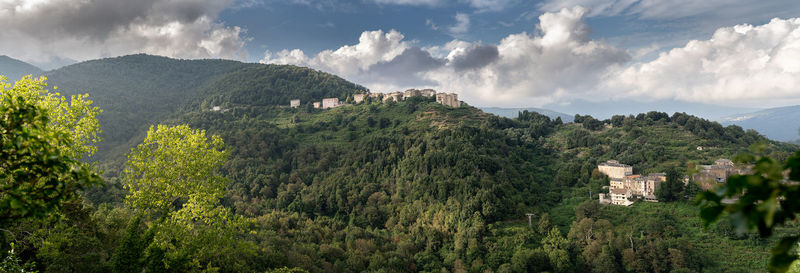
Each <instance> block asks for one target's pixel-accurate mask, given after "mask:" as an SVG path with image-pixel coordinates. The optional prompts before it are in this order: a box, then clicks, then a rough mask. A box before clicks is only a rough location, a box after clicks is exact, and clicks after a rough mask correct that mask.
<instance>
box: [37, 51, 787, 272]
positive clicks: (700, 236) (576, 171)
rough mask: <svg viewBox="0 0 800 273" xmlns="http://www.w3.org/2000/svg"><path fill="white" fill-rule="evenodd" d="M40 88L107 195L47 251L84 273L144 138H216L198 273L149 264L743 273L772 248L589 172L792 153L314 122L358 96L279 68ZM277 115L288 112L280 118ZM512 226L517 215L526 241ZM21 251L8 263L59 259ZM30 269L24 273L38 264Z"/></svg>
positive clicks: (191, 65)
mask: <svg viewBox="0 0 800 273" xmlns="http://www.w3.org/2000/svg"><path fill="white" fill-rule="evenodd" d="M48 76H49V77H50V78H51V80H52V81H51V84H56V85H58V86H59V87H60V88H59V90H60V91H62V92H76V90H77V91H79V92H81V93H83V92H88V93H90V98H91V99H93V100H95V102H96V103H97V105H98V106H99V107H101V108H102V109H103V110H104V111H105V112H104V113H103V116H101V122H102V123H101V126H103V127H102V129H103V130H104V131H105V134H104V137H106V141H104V143H103V144H102V145H101V146H100V147H99V151H98V159H97V160H98V161H99V162H100V164H99V165H100V166H101V167H102V168H104V170H105V171H106V172H105V175H106V177H107V186H106V187H104V188H101V189H92V190H90V191H88V192H86V195H85V196H86V198H87V199H89V200H90V201H92V203H93V204H94V205H95V207H90V208H85V210H86V211H90V212H91V211H94V212H93V213H92V214H91V217H90V216H85V214H88V213H89V212H82V213H84V214H80V213H78V214H79V215H84V216H81V217H84V218H80V219H82V220H81V221H82V222H81V221H78V222H80V223H81V224H80V225H75V226H68V227H66V228H64V227H63V226H59V228H62V229H64V230H65V231H64V232H63V234H76V232H78V231H80V230H84V229H85V230H87V231H85V232H84V233H80V234H81V236H84V237H74V238H77V239H74V238H73V237H70V238H73V239H74V241H75V242H77V241H80V242H90V243H91V242H94V243H95V244H96V245H95V247H82V248H80V249H76V250H71V251H74V253H73V255H78V256H82V254H85V253H87V252H88V251H90V250H91V251H97V252H101V254H96V255H97V257H100V258H97V259H94V260H92V263H93V264H98V268H100V267H101V266H109V264H110V263H111V262H110V259H111V257H112V253H114V251H115V249H116V248H117V245H118V242H119V240H120V239H119V238H120V237H121V235H120V234H121V233H122V232H123V231H124V229H125V226H126V224H125V223H128V221H131V220H130V219H131V218H132V217H133V216H132V215H133V212H131V211H129V210H127V209H126V208H125V207H124V206H119V205H120V204H121V198H122V197H123V195H124V191H123V190H122V188H121V186H120V184H119V182H118V177H117V174H118V173H119V171H120V166H121V165H120V163H121V162H122V161H123V160H124V156H125V153H127V152H128V149H129V148H130V147H131V146H132V145H134V144H136V142H138V141H140V139H139V138H141V136H142V134H143V133H144V131H145V130H146V128H147V126H148V125H150V124H154V123H166V124H179V123H186V124H189V125H190V126H191V127H193V128H198V129H205V130H207V131H209V132H210V133H213V134H218V135H220V136H221V137H222V138H223V140H224V141H225V144H226V145H227V147H228V150H229V151H230V153H231V154H230V159H229V161H228V162H227V163H226V164H225V166H224V167H223V169H222V170H221V171H222V174H223V175H224V176H225V177H227V178H228V179H230V180H231V182H232V186H231V187H230V188H229V189H228V193H227V195H226V196H225V197H224V198H223V203H224V204H225V205H226V206H228V207H230V208H232V209H233V211H234V212H235V213H236V214H237V215H240V216H243V217H246V218H247V219H249V222H248V223H249V226H248V227H247V232H242V233H241V234H239V235H238V236H237V238H236V240H235V242H211V243H210V244H214V243H216V244H221V245H222V244H224V245H225V246H230V245H234V247H226V248H224V249H222V248H221V249H220V250H218V248H216V247H211V246H210V247H209V249H213V251H215V255H216V256H215V257H217V259H215V260H202V261H190V260H189V259H188V258H186V257H189V256H186V257H164V259H166V260H165V262H168V263H169V264H170V265H175V264H177V265H178V266H180V265H181V264H180V263H185V264H188V263H192V264H195V265H198V266H205V265H209V266H213V267H219V271H220V272H265V271H267V270H268V269H271V268H276V267H283V266H289V267H300V268H303V269H306V270H308V271H311V272H365V271H369V272H445V271H447V272H537V271H549V272H578V271H584V272H585V271H596V272H701V271H702V272H751V271H759V270H762V269H763V265H764V261H765V259H766V255H768V247H769V246H770V244H771V243H773V242H772V241H769V240H760V239H757V238H754V237H753V236H751V235H748V234H744V235H738V234H735V233H734V232H733V231H732V230H731V229H730V228H729V226H730V224H729V223H728V224H727V225H726V223H720V224H718V225H714V226H712V228H711V229H709V230H704V229H702V228H701V227H700V224H699V219H698V218H697V216H696V215H697V210H696V208H694V207H693V206H692V205H691V204H690V203H691V200H681V201H676V202H672V203H637V204H634V205H633V206H632V207H616V206H599V205H598V204H597V200H596V196H597V195H596V193H598V192H601V191H603V188H602V186H604V185H608V180H607V178H605V177H604V176H602V175H598V173H597V172H596V171H595V169H596V166H597V163H599V162H603V161H606V160H610V159H616V160H619V161H620V162H622V163H625V164H630V165H633V167H634V171H635V172H636V173H646V172H663V171H664V170H665V169H666V168H668V167H671V166H674V167H678V168H679V170H680V171H681V172H686V171H687V166H689V164H693V163H694V164H696V163H702V164H706V163H710V162H711V161H713V160H715V159H717V158H720V157H725V158H732V157H733V156H734V155H735V154H737V153H739V152H742V151H746V150H747V149H748V147H750V146H751V145H753V144H755V143H763V144H765V145H766V146H767V150H766V153H769V154H770V155H772V156H773V157H776V158H785V157H786V156H787V155H788V154H789V152H791V151H794V150H796V149H797V146H794V145H790V144H784V143H777V142H770V141H769V140H768V139H766V138H764V137H763V136H761V135H759V134H758V133H756V132H754V131H744V130H742V129H741V128H739V127H736V126H729V127H722V126H721V125H719V124H718V123H714V122H709V121H707V120H704V119H700V118H697V117H693V116H690V115H686V114H682V113H676V114H674V115H671V116H670V115H668V114H666V113H658V112H650V113H646V114H640V115H637V116H615V117H613V118H611V119H609V120H605V121H599V120H596V119H593V118H591V117H587V116H584V117H581V116H577V117H575V118H576V120H575V123H561V122H560V121H553V120H551V119H550V118H548V117H547V116H544V115H541V114H537V113H532V112H523V113H521V114H520V115H519V116H518V117H517V118H514V119H509V118H505V117H498V116H495V115H492V114H487V113H484V112H483V111H481V110H479V109H477V108H474V107H471V106H468V105H465V106H462V107H459V108H450V107H445V106H442V105H439V104H437V103H436V102H435V101H434V100H433V99H432V98H423V97H415V98H411V99H408V100H406V101H402V102H387V103H383V102H380V101H367V102H364V103H360V104H353V105H346V106H342V107H337V108H334V109H328V110H321V109H315V108H313V107H309V106H310V105H309V104H310V102H312V101H318V100H320V99H321V98H324V97H338V98H340V99H342V100H347V99H349V98H351V95H352V94H354V93H361V92H364V91H365V89H364V88H363V87H360V86H358V85H356V84H353V83H349V82H347V81H345V80H343V79H341V78H339V77H336V76H334V75H330V74H326V73H322V72H318V71H315V70H311V69H307V68H300V67H294V66H278V65H261V64H244V63H239V62H233V61H222V60H194V61H188V60H174V59H168V58H163V57H154V56H147V55H132V56H125V57H119V58H111V59H103V60H96V61H89V62H84V63H79V64H75V65H71V66H68V67H65V68H62V69H59V70H56V71H53V72H50V73H48ZM295 98H297V99H301V100H302V102H303V106H302V107H299V108H288V107H285V105H286V104H288V101H289V100H290V99H295ZM214 106H219V107H221V110H220V111H212V110H211V109H212V107H214ZM698 146H702V147H704V149H702V151H701V150H698V149H697V147H698ZM590 193H592V194H591V197H590ZM687 195H690V194H687ZM689 199H691V198H689ZM114 207H116V208H114ZM526 213H533V214H534V215H535V216H534V218H533V219H532V225H531V226H530V227H529V225H528V218H527V216H526ZM69 217H71V216H67V219H68V220H69V219H70V218H69ZM87 219H88V220H87ZM87 221H89V222H91V225H89V224H86V223H84V222H87ZM42 229H44V230H47V232H42V233H43V234H44V233H48V234H49V233H53V234H62V233H59V232H58V231H52V230H51V229H48V226H46V225H43V227H42ZM76 230H78V231H76ZM133 231H134V232H135V231H137V230H136V229H134V230H133ZM139 231H141V233H142V234H144V233H145V231H146V229H145V228H144V227H139ZM42 236H45V235H42ZM53 236H55V235H53ZM64 236H66V235H64ZM70 236H78V235H70ZM48 238H49V237H48ZM57 238H62V237H57ZM86 238H88V239H86ZM34 239H39V238H38V237H37V238H32V239H31V240H34ZM41 240H44V239H41ZM48 240H49V239H48ZM53 240H55V239H53ZM59 240H62V241H61V242H63V241H65V240H66V241H70V240H72V239H70V240H67V239H59ZM37 244H38V241H37ZM86 244H88V243H86ZM81 246H83V245H81ZM212 246H214V245H212ZM714 246H725V247H726V248H724V249H721V248H715V247H714ZM64 249H67V248H66V247H65V248H64ZM89 249H90V250H89ZM731 249H733V250H735V251H737V252H738V253H746V254H748V255H745V254H741V255H730V254H729V253H727V252H726V251H729V250H731ZM37 251H39V250H29V251H28V252H25V253H28V254H26V255H29V256H31V257H33V256H35V257H39V256H36V255H45V254H47V255H53V256H54V257H60V256H58V255H57V254H58V253H59V252H57V251H63V252H67V250H59V249H57V248H56V250H53V248H48V251H50V252H44V251H39V252H37ZM82 251H83V252H82ZM198 251H200V250H198ZM203 251H209V250H208V249H205V250H203ZM36 253H45V254H36ZM91 253H95V252H91ZM749 254H751V255H749ZM185 255H189V254H185ZM31 259H32V260H35V261H36V262H37V265H39V266H40V269H41V270H42V271H44V269H46V268H49V267H48V266H50V265H53V264H56V263H55V262H49V260H46V259H43V258H31ZM98 261H99V262H98ZM104 269H106V270H104ZM97 271H108V270H107V268H100V269H98V270H97Z"/></svg>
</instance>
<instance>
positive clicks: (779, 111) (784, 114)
mask: <svg viewBox="0 0 800 273" xmlns="http://www.w3.org/2000/svg"><path fill="white" fill-rule="evenodd" d="M718 121H719V122H720V123H722V124H723V125H730V124H736V125H739V126H741V127H742V128H745V129H754V130H756V131H758V132H759V133H761V134H763V135H766V136H767V137H769V138H770V139H773V140H778V141H793V140H800V105H795V106H786V107H778V108H770V109H766V110H761V111H757V112H751V113H745V114H737V115H731V116H727V117H723V118H720V119H718Z"/></svg>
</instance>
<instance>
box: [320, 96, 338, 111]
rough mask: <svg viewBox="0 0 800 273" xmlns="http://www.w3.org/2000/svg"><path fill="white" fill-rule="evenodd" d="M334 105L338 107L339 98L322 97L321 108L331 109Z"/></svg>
mask: <svg viewBox="0 0 800 273" xmlns="http://www.w3.org/2000/svg"><path fill="white" fill-rule="evenodd" d="M336 107H339V98H325V99H322V109H331V108H336Z"/></svg>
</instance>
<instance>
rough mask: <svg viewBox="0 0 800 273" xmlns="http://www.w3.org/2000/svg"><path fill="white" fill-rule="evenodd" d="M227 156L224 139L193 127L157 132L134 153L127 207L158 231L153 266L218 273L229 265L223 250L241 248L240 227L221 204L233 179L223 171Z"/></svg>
mask: <svg viewBox="0 0 800 273" xmlns="http://www.w3.org/2000/svg"><path fill="white" fill-rule="evenodd" d="M227 156H228V153H227V152H226V151H225V150H224V144H223V142H222V139H221V138H220V137H219V136H217V135H213V136H211V137H210V138H209V137H208V136H206V133H205V131H203V130H195V129H191V128H189V126H187V125H178V126H173V127H169V126H164V125H159V126H158V127H151V128H150V130H148V132H147V136H146V137H145V139H144V142H143V143H142V144H139V145H138V146H137V147H136V149H134V150H132V152H131V153H130V155H129V156H128V162H127V165H126V169H125V171H124V174H123V175H124V183H125V184H124V187H125V188H126V189H127V190H128V191H129V193H128V195H127V196H125V202H126V203H127V204H128V205H130V206H131V207H132V208H133V209H134V210H135V211H136V212H137V213H142V214H143V215H145V216H148V217H149V219H152V220H155V222H153V224H154V225H156V227H157V229H156V230H157V231H156V232H155V236H154V241H153V244H151V245H150V246H149V248H148V250H147V251H146V252H147V253H149V254H148V258H147V261H146V264H147V266H148V267H154V268H158V267H161V266H163V265H166V266H167V267H168V268H184V269H187V270H189V269H191V268H194V269H201V268H204V269H207V270H212V269H214V267H213V265H212V263H214V261H216V260H224V259H221V258H219V257H220V256H223V255H225V254H226V251H222V249H224V248H225V247H229V244H233V243H235V242H234V240H233V239H232V237H231V236H233V234H234V233H235V232H234V231H235V230H234V229H235V228H237V227H238V226H239V223H240V222H239V221H236V219H235V218H234V216H232V215H231V213H230V211H229V209H227V208H225V207H223V206H221V204H220V199H221V198H222V197H223V195H224V194H225V189H226V187H227V186H228V180H227V179H225V178H224V177H222V176H220V175H219V174H218V169H219V168H220V167H221V166H222V164H224V163H225V161H226V158H227ZM156 219H157V220H156ZM154 257H155V258H154ZM162 257H163V259H164V260H163V261H158V260H159V259H161V258H162ZM228 259H234V258H232V257H228Z"/></svg>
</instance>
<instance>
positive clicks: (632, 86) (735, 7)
mask: <svg viewBox="0 0 800 273" xmlns="http://www.w3.org/2000/svg"><path fill="white" fill-rule="evenodd" d="M0 26H3V30H2V31H0V55H9V56H11V57H14V58H18V59H22V60H24V61H28V62H31V63H34V64H37V65H40V66H43V67H45V68H51V67H53V66H56V65H58V64H62V63H68V62H71V61H82V60H88V59H94V58H101V57H111V56H118V55H125V54H132V53H139V52H144V53H150V54H157V55H164V56H171V57H176V58H226V59H237V60H242V61H248V62H262V63H277V64H295V65H301V66H308V67H313V68H316V69H320V70H323V71H327V72H331V73H335V74H337V75H340V76H342V77H344V78H346V79H348V80H351V81H354V82H356V83H360V84H362V85H364V86H366V87H368V88H370V89H371V90H372V91H374V92H389V91H395V90H401V89H405V88H410V87H415V88H421V87H432V88H436V89H438V90H441V91H448V92H457V93H459V94H460V98H462V99H463V100H465V101H467V103H469V104H472V105H477V106H506V107H530V106H533V107H542V106H546V107H549V108H559V107H562V108H563V107H568V106H570V105H572V106H573V107H576V105H583V104H586V102H612V104H613V105H616V106H614V107H622V106H624V105H625V104H631V103H642V104H649V105H660V104H661V105H675V104H676V103H677V104H679V105H680V104H686V105H694V107H700V106H697V105H702V104H713V105H728V106H734V107H748V108H766V107H775V106H784V105H794V104H800V2H798V1H797V0H764V1H755V0H705V1H696V0H607V1H603V0H561V1H557V0H544V1H525V0H350V1H344V0H227V1H225V0H137V1H130V0H0ZM613 102H618V103H613ZM662 102H667V103H662Z"/></svg>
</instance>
